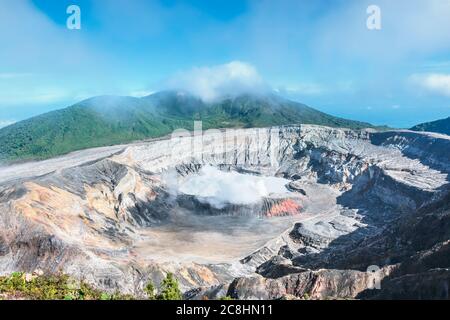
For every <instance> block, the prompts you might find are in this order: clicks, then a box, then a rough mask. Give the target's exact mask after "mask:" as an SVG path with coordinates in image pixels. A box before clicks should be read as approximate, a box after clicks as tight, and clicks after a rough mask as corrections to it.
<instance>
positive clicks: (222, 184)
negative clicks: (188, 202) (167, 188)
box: [178, 166, 289, 209]
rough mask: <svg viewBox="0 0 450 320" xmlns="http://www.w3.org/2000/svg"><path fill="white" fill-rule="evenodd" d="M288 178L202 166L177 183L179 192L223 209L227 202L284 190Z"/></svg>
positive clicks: (244, 202)
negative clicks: (225, 170)
mask: <svg viewBox="0 0 450 320" xmlns="http://www.w3.org/2000/svg"><path fill="white" fill-rule="evenodd" d="M288 182H289V180H287V179H283V178H276V177H261V176H255V175H250V174H241V173H238V172H224V171H221V170H219V169H217V168H215V167H212V166H205V167H203V168H202V169H201V170H200V171H199V172H198V173H197V174H192V175H190V176H188V177H187V178H186V179H185V180H184V181H180V182H179V184H178V192H179V193H182V194H187V195H191V196H196V197H197V198H198V200H199V201H201V202H204V203H208V204H210V205H211V206H213V207H214V208H217V209H222V208H224V207H225V206H226V205H228V204H236V205H251V204H255V203H258V202H259V201H261V200H262V199H263V198H264V197H268V196H270V195H271V194H279V193H286V192H287V189H286V187H285V185H286V184H287V183H288Z"/></svg>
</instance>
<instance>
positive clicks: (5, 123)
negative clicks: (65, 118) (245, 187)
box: [0, 89, 450, 129]
mask: <svg viewBox="0 0 450 320" xmlns="http://www.w3.org/2000/svg"><path fill="white" fill-rule="evenodd" d="M165 91H167V92H186V93H189V94H191V95H192V96H194V97H197V98H199V99H201V97H199V96H198V95H195V94H193V93H191V92H188V91H185V90H177V89H162V90H159V91H155V92H150V93H147V94H145V95H134V96H133V95H114V94H100V95H95V96H92V97H86V98H83V99H81V100H78V101H76V102H74V103H71V104H69V105H67V106H62V107H55V108H49V109H48V110H45V111H43V112H40V113H36V114H32V115H30V116H28V117H25V118H22V119H17V120H4V121H0V129H2V128H4V127H7V126H9V125H12V124H15V123H17V122H20V121H24V120H28V119H30V118H34V117H36V116H39V115H42V114H45V113H48V112H52V111H57V110H63V109H66V108H70V107H72V106H74V105H77V104H79V103H81V102H83V101H86V100H90V99H94V98H101V97H131V98H137V99H140V98H145V97H149V96H152V95H155V94H158V93H161V92H165ZM246 94H251V93H246V92H242V95H246ZM267 94H273V95H276V96H278V97H281V98H284V99H287V100H290V101H294V102H297V103H301V104H304V105H307V106H308V107H311V108H313V109H316V110H318V111H321V112H325V113H327V114H329V115H332V116H335V117H340V118H344V119H347V120H353V121H360V122H367V123H369V124H371V125H375V126H380V127H381V126H388V127H390V128H393V129H409V128H411V127H413V126H415V125H418V124H421V123H425V122H433V121H436V120H441V119H445V118H448V117H450V115H449V116H448V117H444V118H438V119H431V120H427V121H422V122H418V123H411V124H410V125H407V126H403V127H402V126H392V125H389V124H387V123H374V122H371V121H370V120H363V119H360V118H357V117H354V115H349V116H344V115H342V114H337V113H333V112H332V111H330V112H329V111H325V110H324V109H323V108H320V107H317V106H313V105H310V104H308V103H305V102H303V101H299V100H297V99H295V98H290V97H287V96H284V95H282V94H280V93H279V92H277V91H275V90H272V91H270V92H267ZM237 96H238V95H237ZM230 97H232V96H223V97H220V98H218V99H217V101H221V100H223V99H228V98H230Z"/></svg>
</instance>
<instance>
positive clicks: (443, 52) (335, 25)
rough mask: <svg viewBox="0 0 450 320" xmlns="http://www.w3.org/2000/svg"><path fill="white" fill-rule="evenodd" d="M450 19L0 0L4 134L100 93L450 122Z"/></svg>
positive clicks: (431, 4) (301, 5)
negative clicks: (240, 99)
mask: <svg viewBox="0 0 450 320" xmlns="http://www.w3.org/2000/svg"><path fill="white" fill-rule="evenodd" d="M71 4H76V5H78V6H79V7H80V8H81V26H82V28H81V30H69V29H67V28H66V19H67V17H68V15H67V14H66V8H67V7H68V6H69V5H71ZM370 4H376V5H378V6H379V7H380V9H381V26H382V27H381V30H369V29H367V27H366V20H367V17H368V14H367V13H366V9H367V7H368V6H369V5H370ZM449 17H450V0H409V1H406V0H397V1H389V0H371V1H370V2H369V1H364V0H355V1H350V0H334V1H333V0H332V1H330V0H323V1H320V0H314V1H313V0H309V1H308V0H303V1H301V0H292V1H289V0H286V1H283V0H280V1H275V0H273V1H268V0H266V1H264V0H255V1H250V0H249V1H244V0H243V1H237V0H236V1H235V0H232V1H230V0H228V1H225V0H224V1H216V0H191V1H176V0H160V1H151V0H147V1H144V0H70V1H66V0H58V1H51V0H0V40H1V43H2V48H1V50H0V126H2V125H5V124H8V123H10V122H13V121H18V120H22V119H25V118H28V117H30V116H33V115H36V114H39V113H42V112H46V111H49V110H53V109H58V108H62V107H66V106H68V105H71V104H73V103H75V102H77V101H79V100H82V99H84V98H87V97H90V96H95V95H103V94H120V95H135V96H141V95H144V94H147V93H150V92H154V91H157V90H161V89H167V88H172V87H177V88H181V89H187V90H192V91H194V92H196V93H199V94H200V95H205V96H208V97H212V96H214V95H216V94H217V91H218V90H223V89H224V88H226V90H228V91H230V90H237V88H238V87H242V88H251V89H254V88H260V87H264V88H270V89H271V90H275V91H277V92H279V94H281V95H284V96H286V97H289V98H291V99H294V100H297V101H300V102H303V103H306V104H309V105H311V106H312V107H315V108H317V109H319V110H322V111H325V112H328V113H331V114H333V115H338V116H342V117H347V118H351V119H357V120H363V121H369V122H372V123H375V124H388V125H391V126H396V127H409V126H412V125H414V124H416V123H419V122H424V121H430V120H434V119H438V118H444V117H448V116H450V32H449V30H450V18H449ZM212 86H214V87H213V88H212Z"/></svg>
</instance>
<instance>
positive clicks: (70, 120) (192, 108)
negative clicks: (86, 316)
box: [0, 91, 371, 161]
mask: <svg viewBox="0 0 450 320" xmlns="http://www.w3.org/2000/svg"><path fill="white" fill-rule="evenodd" d="M194 120H201V121H202V123H203V129H204V130H206V129H210V128H235V127H242V128H247V127H265V126H273V125H286V124H297V123H304V124H318V125H325V126H331V127H346V128H355V129H356V128H366V127H371V125H370V124H367V123H362V122H357V121H351V120H345V119H341V118H337V117H333V116H331V115H328V114H325V113H323V112H320V111H317V110H315V109H312V108H310V107H308V106H305V105H303V104H300V103H296V102H293V101H289V100H285V99H283V98H280V97H277V96H274V95H266V96H250V95H242V96H240V97H237V98H233V99H231V98H230V99H224V100H222V101H220V102H217V103H204V102H203V101H201V100H200V99H198V98H195V97H193V96H190V95H187V94H183V95H180V94H177V93H176V92H170V91H168V92H159V93H156V94H154V95H151V96H148V97H144V98H132V97H114V96H112V97H111V96H105V97H96V98H92V99H88V100H85V101H83V102H80V103H78V104H76V105H73V106H71V107H68V108H66V109H62V110H57V111H53V112H49V113H46V114H43V115H40V116H37V117H34V118H31V119H28V120H25V121H21V122H18V123H15V124H13V125H10V126H8V127H5V128H2V129H0V160H3V161H19V160H39V159H45V158H51V157H54V156H57V155H61V154H65V153H68V152H71V151H75V150H81V149H86V148H91V147H99V146H107V145H114V144H121V143H128V142H131V141H136V140H143V139H147V138H156V137H161V136H164V135H168V134H170V133H172V132H173V131H174V130H175V129H181V128H183V129H187V130H192V129H193V121H194Z"/></svg>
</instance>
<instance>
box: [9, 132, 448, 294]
mask: <svg viewBox="0 0 450 320" xmlns="http://www.w3.org/2000/svg"><path fill="white" fill-rule="evenodd" d="M196 139H198V137H197V138H196V137H174V138H173V139H167V140H164V139H162V140H157V141H144V142H139V143H135V144H130V145H126V146H116V147H110V149H108V148H101V149H92V150H85V151H82V152H77V153H73V154H70V155H67V156H64V157H60V158H57V159H50V160H46V161H42V162H37V163H23V164H17V165H14V166H8V167H0V274H5V273H10V272H13V271H33V270H34V269H36V268H40V269H43V270H44V271H46V272H48V273H55V272H64V273H68V274H69V275H71V276H73V277H74V278H77V279H85V280H86V281H88V282H90V283H92V284H94V285H96V286H98V287H100V288H102V289H104V290H108V291H111V292H113V291H116V290H120V291H123V292H125V293H133V294H136V295H138V296H139V295H142V294H143V290H142V289H143V287H144V286H145V284H146V282H147V281H149V280H151V281H152V282H154V283H155V284H156V285H158V284H159V283H160V282H161V281H162V279H163V278H164V276H165V275H166V274H167V273H168V272H172V273H174V275H175V277H176V278H177V279H178V280H179V282H180V286H181V288H182V290H183V291H184V292H185V296H186V298H190V299H201V298H203V297H207V298H220V297H223V296H225V295H226V294H229V295H232V296H233V297H235V298H244V299H253V298H256V299H279V298H287V297H296V298H302V297H311V298H314V299H322V298H328V297H330V298H371V297H381V298H382V297H396V298H397V297H403V296H404V297H412V298H420V297H434V298H445V297H448V294H447V295H446V294H445V292H444V291H445V290H444V289H445V288H446V287H445V286H446V285H447V284H448V272H447V271H448V270H447V269H448V268H450V265H449V264H448V262H449V261H450V258H449V255H448V252H449V250H448V241H449V240H450V234H449V230H450V225H449V221H450V220H449V219H448V213H449V208H448V204H449V203H450V201H449V198H448V197H449V194H450V191H449V190H450V188H449V181H450V180H449V173H450V138H448V137H445V136H440V135H432V134H427V133H416V132H410V131H389V132H375V131H372V130H358V131H354V130H348V129H336V128H327V127H321V126H313V125H298V126H285V127H273V128H262V129H245V130H244V129H239V130H234V131H233V130H232V131H227V132H220V131H215V132H206V133H205V134H204V136H203V137H202V140H203V144H202V148H196V147H195V146H196V141H197V140H196ZM197 142H198V141H197ZM193 147H194V148H193ZM205 166H213V167H216V168H219V169H220V170H222V171H223V172H228V173H230V172H231V173H239V174H245V175H252V176H253V177H256V178H255V179H256V180H257V179H258V177H282V178H285V179H289V180H291V181H290V182H288V183H287V189H286V190H285V192H284V193H280V194H271V193H263V195H261V196H258V198H257V199H251V200H252V201H250V202H245V203H241V202H232V201H231V200H230V202H229V203H225V204H223V206H220V207H215V206H214V205H212V204H211V203H210V202H208V201H207V200H208V199H202V198H200V197H199V196H196V195H192V194H189V195H188V194H184V193H180V190H179V188H177V186H178V185H179V184H180V183H182V182H184V181H186V179H188V178H189V177H191V176H192V175H199V174H201V172H200V171H201V169H202V168H203V167H205ZM230 181H234V180H232V179H231V180H230ZM212 182H213V181H212ZM230 183H235V184H234V185H233V186H234V188H236V189H239V188H241V187H242V186H241V183H239V182H238V183H236V182H230ZM259 188H261V186H259ZM231 189H233V188H231ZM250 191H252V192H253V191H254V190H249V189H247V190H244V191H242V192H243V193H246V192H250ZM263 191H264V190H263ZM238 194H239V193H238ZM372 265H376V266H378V267H379V268H380V270H381V271H380V273H379V274H378V276H379V277H380V281H381V285H382V286H381V290H380V291H377V290H375V291H374V290H368V288H370V286H371V285H372V284H373V279H372V276H373V275H372V274H370V273H367V272H366V270H367V268H368V267H369V266H372ZM405 279H406V280H407V279H416V280H417V284H416V285H414V286H412V287H411V290H409V289H408V287H407V285H406V282H405V281H406V280H405ZM446 281H447V282H446ZM433 288H434V289H433ZM447 288H448V285H447ZM422 289H423V294H421V293H420V292H422V291H421V290H422ZM443 290H444V291H443Z"/></svg>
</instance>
